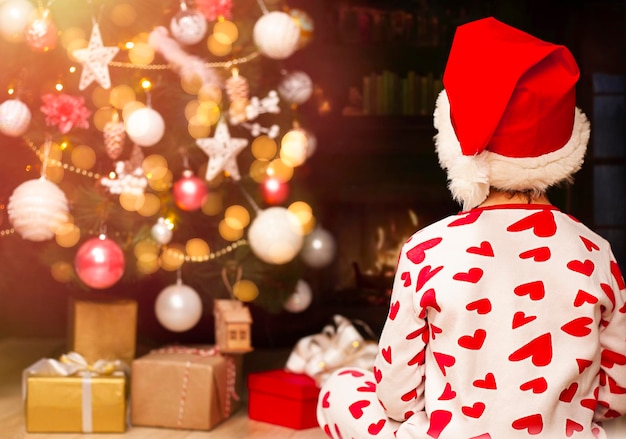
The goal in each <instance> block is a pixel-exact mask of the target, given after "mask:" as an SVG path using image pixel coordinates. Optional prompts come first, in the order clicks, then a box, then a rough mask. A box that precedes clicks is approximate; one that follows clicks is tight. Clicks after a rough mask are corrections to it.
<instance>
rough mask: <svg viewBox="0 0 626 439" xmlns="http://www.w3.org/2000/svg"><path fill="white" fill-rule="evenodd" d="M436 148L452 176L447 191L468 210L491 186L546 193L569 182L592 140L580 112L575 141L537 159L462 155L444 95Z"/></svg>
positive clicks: (436, 116) (439, 106) (439, 102)
mask: <svg viewBox="0 0 626 439" xmlns="http://www.w3.org/2000/svg"><path fill="white" fill-rule="evenodd" d="M434 125H435V128H436V129H437V131H438V133H437V134H436V135H435V149H436V151H437V155H438V157H439V164H440V165H441V167H442V168H443V169H444V170H446V172H447V174H448V188H449V189H450V192H451V193H452V196H453V198H454V199H455V200H456V201H457V202H459V203H460V204H461V205H462V206H463V210H468V209H471V208H474V207H476V206H478V205H479V204H480V203H482V202H483V201H484V200H485V199H486V198H487V196H488V195H489V187H490V186H492V187H494V188H496V189H500V190H504V191H526V190H534V191H539V192H545V191H546V190H547V189H548V188H549V187H550V186H554V185H555V184H557V183H559V182H562V181H571V180H572V177H573V175H574V174H575V173H576V172H577V171H578V170H579V169H580V168H581V166H582V164H583V160H584V157H585V152H586V150H587V142H588V141H589V135H590V126H589V121H588V119H587V116H585V114H584V113H583V112H582V111H581V110H580V109H579V108H576V111H575V116H574V127H573V130H572V136H571V137H570V139H569V140H568V142H567V143H566V144H565V145H564V146H563V147H562V148H560V149H557V150H556V151H553V152H550V153H547V154H544V155H542V156H539V157H523V158H513V157H505V156H503V155H500V154H496V153H494V152H491V151H489V149H488V148H487V149H486V150H485V151H483V152H481V153H480V154H477V155H474V156H464V155H463V153H462V152H461V145H460V143H459V140H458V139H457V137H456V134H455V132H454V128H453V126H452V121H451V120H450V103H449V101H448V96H447V94H446V91H445V90H443V91H442V92H441V93H440V94H439V97H438V98H437V103H436V106H435V112H434Z"/></svg>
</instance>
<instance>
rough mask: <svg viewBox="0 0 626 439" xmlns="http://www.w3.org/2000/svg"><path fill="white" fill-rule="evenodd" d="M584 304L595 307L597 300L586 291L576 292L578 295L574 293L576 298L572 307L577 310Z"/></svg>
mask: <svg viewBox="0 0 626 439" xmlns="http://www.w3.org/2000/svg"><path fill="white" fill-rule="evenodd" d="M585 303H588V304H590V305H595V304H596V303H598V298H597V297H596V296H594V295H592V294H589V293H588V292H586V291H583V290H578V293H576V298H575V299H574V306H575V307H576V308H578V307H580V306H583V305H584V304H585Z"/></svg>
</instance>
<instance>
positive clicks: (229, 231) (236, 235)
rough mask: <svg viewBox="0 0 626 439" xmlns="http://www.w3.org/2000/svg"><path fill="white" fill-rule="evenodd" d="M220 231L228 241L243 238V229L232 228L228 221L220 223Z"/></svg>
mask: <svg viewBox="0 0 626 439" xmlns="http://www.w3.org/2000/svg"><path fill="white" fill-rule="evenodd" d="M218 230H219V233H220V236H221V237H222V238H224V239H225V240H226V241H237V240H238V239H241V237H242V236H243V229H239V228H233V227H231V226H230V225H229V224H228V222H226V220H222V221H220V224H219V226H218Z"/></svg>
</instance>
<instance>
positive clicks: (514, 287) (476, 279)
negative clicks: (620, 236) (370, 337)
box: [373, 204, 626, 439]
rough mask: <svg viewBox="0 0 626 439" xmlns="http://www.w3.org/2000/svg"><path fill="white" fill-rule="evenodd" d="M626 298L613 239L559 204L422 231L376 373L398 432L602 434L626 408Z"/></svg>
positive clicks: (453, 220) (508, 209)
mask: <svg viewBox="0 0 626 439" xmlns="http://www.w3.org/2000/svg"><path fill="white" fill-rule="evenodd" d="M625 299H626V291H625V287H624V279H623V277H622V274H621V273H620V269H619V267H618V265H617V263H616V260H615V258H614V256H613V253H612V251H611V248H610V245H609V244H608V242H607V241H606V240H605V239H603V238H602V237H600V236H599V235H597V234H596V233H594V232H592V231H591V230H590V229H588V228H587V227H586V226H585V225H583V224H582V223H580V222H579V221H577V220H576V219H574V218H572V217H571V216H569V215H566V214H564V213H562V212H561V211H559V210H558V209H557V208H555V207H553V206H546V205H536V204H535V205H505V206H491V207H485V208H477V209H474V210H471V211H469V212H465V213H461V214H459V215H456V216H452V217H448V218H446V219H443V220H441V221H438V222H437V223H434V224H432V225H430V226H428V227H426V228H424V229H422V230H421V231H418V232H417V233H415V234H414V235H413V236H412V237H411V239H410V240H409V241H408V242H407V243H406V244H405V245H404V247H403V249H402V252H401V254H400V256H399V261H398V268H397V273H396V277H395V280H394V286H393V293H392V296H391V301H390V308H389V316H388V318H387V321H386V323H385V326H384V329H383V331H382V335H381V338H380V343H379V347H380V352H379V355H378V358H377V359H376V361H375V366H374V369H373V372H374V378H375V380H376V382H377V386H376V387H377V390H376V394H377V397H378V399H379V400H380V403H381V404H382V405H383V407H384V408H385V410H386V414H387V416H388V417H390V418H392V419H395V420H399V421H405V422H403V423H402V424H400V426H399V428H398V431H397V432H396V437H397V438H400V439H402V438H428V437H434V438H441V439H443V438H454V439H459V438H492V439H496V438H503V439H512V438H528V437H545V438H568V437H573V438H593V437H603V436H604V432H603V430H602V429H601V427H599V426H598V425H597V424H596V422H601V421H602V420H605V419H610V418H614V417H618V416H620V415H621V414H623V413H626V305H625Z"/></svg>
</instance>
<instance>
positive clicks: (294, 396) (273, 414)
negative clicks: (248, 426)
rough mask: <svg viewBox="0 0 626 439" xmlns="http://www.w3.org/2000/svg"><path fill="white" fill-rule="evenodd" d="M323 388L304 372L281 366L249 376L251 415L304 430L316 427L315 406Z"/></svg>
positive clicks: (249, 407) (257, 418) (250, 416)
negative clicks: (294, 371)
mask: <svg viewBox="0 0 626 439" xmlns="http://www.w3.org/2000/svg"><path fill="white" fill-rule="evenodd" d="M319 392H320V389H319V387H317V385H316V383H315V380H314V379H313V378H311V377H310V376H308V375H306V374H302V373H293V372H289V371H286V370H282V369H278V370H271V371H266V372H257V373H250V374H249V375H248V416H249V418H250V419H253V420H255V421H263V422H268V423H270V424H276V425H282V426H284V427H289V428H293V429H295V430H302V429H305V428H312V427H317V426H318V423H317V418H316V406H317V398H318V395H319Z"/></svg>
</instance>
